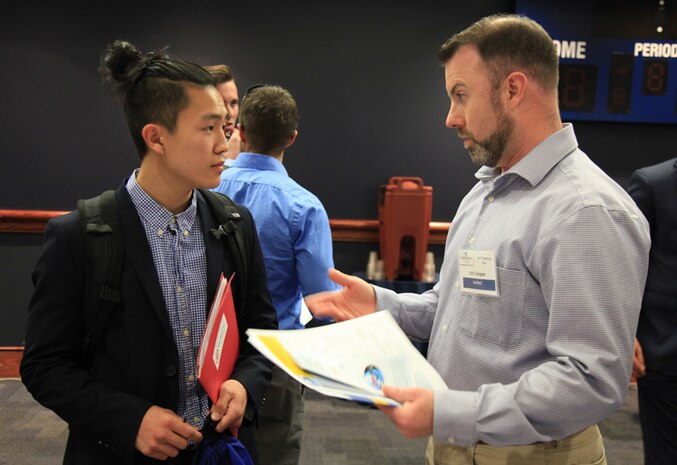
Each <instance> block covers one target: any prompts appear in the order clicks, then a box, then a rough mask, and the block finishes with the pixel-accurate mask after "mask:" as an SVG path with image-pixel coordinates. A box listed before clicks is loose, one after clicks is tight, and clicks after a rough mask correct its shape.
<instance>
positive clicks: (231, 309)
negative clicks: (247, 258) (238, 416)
mask: <svg viewBox="0 0 677 465" xmlns="http://www.w3.org/2000/svg"><path fill="white" fill-rule="evenodd" d="M233 276H235V274H234V273H233V275H231V277H230V279H226V278H225V277H224V276H223V273H221V278H220V279H219V286H218V288H217V290H216V296H215V297H214V301H213V302H212V307H211V309H210V310H209V317H208V318H207V327H206V328H205V333H204V335H203V336H202V342H201V343H200V353H199V356H198V360H197V376H198V379H199V380H200V383H201V384H202V387H204V389H205V391H206V392H207V394H208V395H209V398H210V399H211V400H212V402H214V403H216V402H217V400H218V399H219V389H220V388H221V384H223V382H224V381H226V380H227V379H228V378H229V377H230V375H231V373H232V372H233V367H234V366H235V361H236V360H237V356H238V354H239V352H240V333H239V331H238V329H237V319H236V318H235V304H234V303H233V291H232V288H231V286H230V283H231V282H232V281H233Z"/></svg>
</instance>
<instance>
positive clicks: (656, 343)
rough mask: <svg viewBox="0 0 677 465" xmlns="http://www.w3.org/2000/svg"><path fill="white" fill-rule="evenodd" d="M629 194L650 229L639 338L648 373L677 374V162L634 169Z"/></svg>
mask: <svg viewBox="0 0 677 465" xmlns="http://www.w3.org/2000/svg"><path fill="white" fill-rule="evenodd" d="M628 193H629V194H630V195H631V196H632V198H633V199H634V200H635V202H636V203H637V206H638V207H639V208H640V210H642V213H644V216H646V219H647V220H648V221H649V225H650V227H651V253H650V257H649V274H648V277H647V281H646V289H645V291H644V300H643V301H642V312H641V313H640V317H639V327H638V329H637V339H639V342H640V344H641V345H642V350H643V352H644V359H645V362H646V366H647V368H648V369H650V370H656V371H659V372H661V373H664V374H667V375H677V158H675V159H672V160H668V161H665V162H663V163H659V164H657V165H653V166H649V167H646V168H642V169H639V170H637V171H635V172H634V173H633V174H632V177H631V179H630V185H629V186H628Z"/></svg>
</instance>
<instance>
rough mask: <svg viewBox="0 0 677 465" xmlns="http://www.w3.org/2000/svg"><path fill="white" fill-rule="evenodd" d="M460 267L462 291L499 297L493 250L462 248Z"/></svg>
mask: <svg viewBox="0 0 677 465" xmlns="http://www.w3.org/2000/svg"><path fill="white" fill-rule="evenodd" d="M458 269H459V275H460V279H461V283H460V284H461V292H463V293H464V294H473V295H489V296H496V297H498V279H496V255H495V254H494V252H493V251H492V250H461V251H460V252H459V253H458Z"/></svg>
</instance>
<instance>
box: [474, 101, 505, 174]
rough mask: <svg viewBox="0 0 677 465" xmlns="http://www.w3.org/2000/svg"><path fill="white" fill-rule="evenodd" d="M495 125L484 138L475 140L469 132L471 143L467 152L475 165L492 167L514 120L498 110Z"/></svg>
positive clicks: (502, 148)
mask: <svg viewBox="0 0 677 465" xmlns="http://www.w3.org/2000/svg"><path fill="white" fill-rule="evenodd" d="M496 126H497V129H496V130H495V131H494V132H493V133H492V134H491V135H489V137H487V138H486V139H484V140H476V139H474V138H472V134H470V138H471V139H472V141H473V144H472V145H471V146H470V147H469V148H468V153H470V159H471V160H472V162H473V163H475V164H476V165H484V166H489V167H491V168H494V167H496V165H497V164H498V161H499V160H500V159H501V156H503V152H505V147H506V145H507V144H508V139H509V138H510V136H511V135H512V132H513V128H514V122H513V120H512V119H511V118H510V117H509V116H508V115H506V114H505V112H504V111H500V112H499V114H498V121H497V123H496Z"/></svg>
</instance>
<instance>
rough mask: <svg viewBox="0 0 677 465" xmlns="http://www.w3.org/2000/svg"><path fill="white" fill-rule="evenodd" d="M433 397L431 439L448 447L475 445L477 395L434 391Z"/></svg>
mask: <svg viewBox="0 0 677 465" xmlns="http://www.w3.org/2000/svg"><path fill="white" fill-rule="evenodd" d="M434 396H435V407H434V416H433V438H434V439H435V440H436V441H437V442H441V443H443V444H449V445H460V446H470V445H472V444H475V443H476V442H477V439H478V438H477V431H476V428H475V406H476V405H477V393H475V392H470V391H454V390H447V391H435V392H434Z"/></svg>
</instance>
